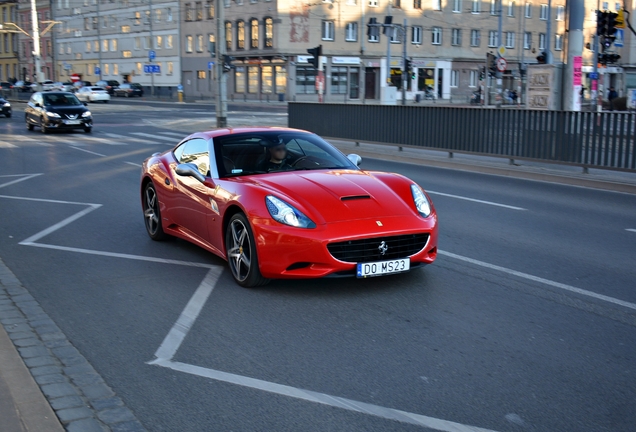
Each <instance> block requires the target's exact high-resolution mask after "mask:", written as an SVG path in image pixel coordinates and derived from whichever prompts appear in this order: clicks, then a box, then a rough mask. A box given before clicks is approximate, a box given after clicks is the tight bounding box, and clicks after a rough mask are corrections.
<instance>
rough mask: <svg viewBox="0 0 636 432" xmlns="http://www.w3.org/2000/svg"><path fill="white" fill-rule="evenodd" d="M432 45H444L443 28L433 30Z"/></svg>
mask: <svg viewBox="0 0 636 432" xmlns="http://www.w3.org/2000/svg"><path fill="white" fill-rule="evenodd" d="M431 43H432V44H433V45H441V44H442V28H441V27H433V29H432V30H431Z"/></svg>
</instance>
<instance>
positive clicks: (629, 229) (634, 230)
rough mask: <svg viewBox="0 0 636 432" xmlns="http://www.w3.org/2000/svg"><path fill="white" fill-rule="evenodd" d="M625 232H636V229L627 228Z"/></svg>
mask: <svg viewBox="0 0 636 432" xmlns="http://www.w3.org/2000/svg"><path fill="white" fill-rule="evenodd" d="M625 231H630V232H636V229H634V228H625Z"/></svg>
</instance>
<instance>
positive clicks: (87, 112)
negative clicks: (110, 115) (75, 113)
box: [82, 111, 91, 117]
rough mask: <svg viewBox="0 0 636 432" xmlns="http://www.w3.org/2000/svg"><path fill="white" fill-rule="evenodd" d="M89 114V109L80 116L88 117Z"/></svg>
mask: <svg viewBox="0 0 636 432" xmlns="http://www.w3.org/2000/svg"><path fill="white" fill-rule="evenodd" d="M90 116H91V112H90V111H86V112H85V113H84V114H82V117H90Z"/></svg>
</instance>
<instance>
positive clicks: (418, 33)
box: [411, 26, 422, 45]
mask: <svg viewBox="0 0 636 432" xmlns="http://www.w3.org/2000/svg"><path fill="white" fill-rule="evenodd" d="M411 43H412V44H413V45H422V27H419V26H413V27H412V29H411Z"/></svg>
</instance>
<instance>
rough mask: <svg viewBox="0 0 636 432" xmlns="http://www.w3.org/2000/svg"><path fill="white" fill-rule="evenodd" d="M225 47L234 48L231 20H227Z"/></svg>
mask: <svg viewBox="0 0 636 432" xmlns="http://www.w3.org/2000/svg"><path fill="white" fill-rule="evenodd" d="M225 49H227V50H231V49H232V23H231V22H229V21H226V22H225Z"/></svg>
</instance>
